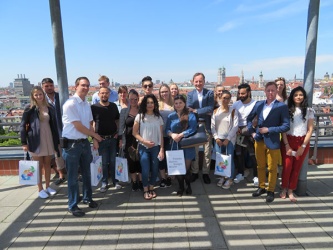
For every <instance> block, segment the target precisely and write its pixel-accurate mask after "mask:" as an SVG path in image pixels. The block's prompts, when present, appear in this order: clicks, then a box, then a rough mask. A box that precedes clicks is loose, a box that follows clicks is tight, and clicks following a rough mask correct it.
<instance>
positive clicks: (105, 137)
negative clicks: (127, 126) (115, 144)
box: [101, 134, 115, 140]
mask: <svg viewBox="0 0 333 250" xmlns="http://www.w3.org/2000/svg"><path fill="white" fill-rule="evenodd" d="M114 136H115V134H113V135H101V137H102V138H103V139H105V140H107V139H112V138H113V137H114Z"/></svg>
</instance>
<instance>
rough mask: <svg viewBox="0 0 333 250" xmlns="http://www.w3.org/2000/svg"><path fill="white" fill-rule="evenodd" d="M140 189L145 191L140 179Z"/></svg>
mask: <svg viewBox="0 0 333 250" xmlns="http://www.w3.org/2000/svg"><path fill="white" fill-rule="evenodd" d="M139 189H140V191H143V184H142V181H139Z"/></svg>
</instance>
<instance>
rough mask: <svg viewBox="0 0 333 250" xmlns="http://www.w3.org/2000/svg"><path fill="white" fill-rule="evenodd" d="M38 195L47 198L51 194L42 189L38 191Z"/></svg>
mask: <svg viewBox="0 0 333 250" xmlns="http://www.w3.org/2000/svg"><path fill="white" fill-rule="evenodd" d="M38 197H39V198H42V199H46V198H49V195H48V194H47V193H46V192H45V190H44V189H43V190H41V191H40V192H39V193H38Z"/></svg>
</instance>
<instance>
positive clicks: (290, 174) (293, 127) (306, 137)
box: [280, 87, 314, 202]
mask: <svg viewBox="0 0 333 250" xmlns="http://www.w3.org/2000/svg"><path fill="white" fill-rule="evenodd" d="M288 108H289V114H290V130H289V131H288V132H286V133H283V134H282V137H283V140H282V142H281V143H283V144H282V145H281V154H282V162H283V171H282V185H281V186H282V191H281V193H280V197H281V198H282V199H285V198H286V196H287V195H288V197H289V199H290V201H292V202H296V201H297V199H296V198H295V195H294V193H293V191H294V190H295V189H296V187H297V183H298V176H299V173H300V171H301V168H302V165H303V161H304V158H305V157H306V155H307V153H308V152H309V147H310V144H309V142H310V138H311V135H312V131H313V120H314V110H313V109H312V108H309V107H308V100H307V97H306V92H305V90H304V89H303V88H302V87H296V88H294V89H293V90H292V91H291V93H290V95H289V98H288Z"/></svg>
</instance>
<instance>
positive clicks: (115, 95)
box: [91, 88, 118, 104]
mask: <svg viewBox="0 0 333 250" xmlns="http://www.w3.org/2000/svg"><path fill="white" fill-rule="evenodd" d="M109 89H110V88H109ZM99 101H100V99H99V96H98V91H97V92H96V93H95V94H93V96H92V99H91V103H92V104H96V103H99ZM115 101H118V93H117V92H116V91H114V90H112V89H110V96H109V102H115Z"/></svg>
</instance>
